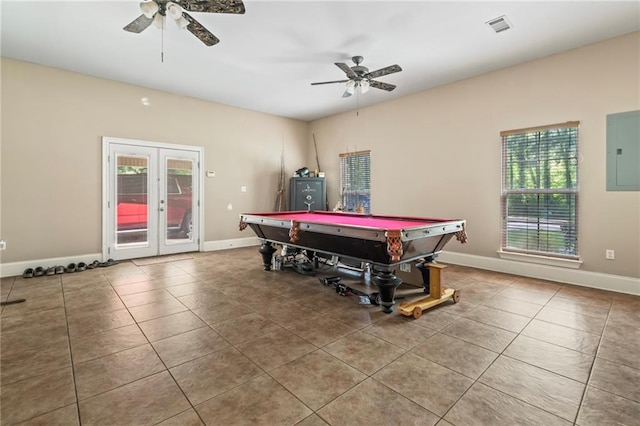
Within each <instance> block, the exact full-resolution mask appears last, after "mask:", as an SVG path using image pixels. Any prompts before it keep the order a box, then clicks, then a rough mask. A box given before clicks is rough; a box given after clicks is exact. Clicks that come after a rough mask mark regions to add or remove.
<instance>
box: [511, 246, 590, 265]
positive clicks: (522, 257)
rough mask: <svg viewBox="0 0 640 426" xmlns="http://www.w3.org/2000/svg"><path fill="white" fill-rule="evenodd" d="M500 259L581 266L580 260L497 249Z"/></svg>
mask: <svg viewBox="0 0 640 426" xmlns="http://www.w3.org/2000/svg"><path fill="white" fill-rule="evenodd" d="M498 256H500V259H506V260H516V261H518V262H527V263H537V264H540V265H548V266H557V267H560V268H569V269H578V268H580V267H581V266H582V261H581V260H571V259H559V258H554V257H546V256H536V255H534V254H523V253H513V252H510V251H502V250H498Z"/></svg>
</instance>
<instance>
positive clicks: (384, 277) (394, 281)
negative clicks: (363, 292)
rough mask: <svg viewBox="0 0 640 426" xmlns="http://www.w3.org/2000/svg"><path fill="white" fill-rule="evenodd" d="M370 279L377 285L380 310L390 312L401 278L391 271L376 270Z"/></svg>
mask: <svg viewBox="0 0 640 426" xmlns="http://www.w3.org/2000/svg"><path fill="white" fill-rule="evenodd" d="M371 281H372V282H373V283H374V284H375V285H377V286H378V290H380V304H381V305H382V312H384V313H387V314H390V313H391V312H393V304H394V302H393V298H394V296H395V294H396V288H397V287H398V286H399V285H400V284H402V280H401V279H400V278H398V277H396V275H395V274H394V273H393V271H384V270H383V271H380V270H376V271H375V273H374V274H373V276H372V278H371Z"/></svg>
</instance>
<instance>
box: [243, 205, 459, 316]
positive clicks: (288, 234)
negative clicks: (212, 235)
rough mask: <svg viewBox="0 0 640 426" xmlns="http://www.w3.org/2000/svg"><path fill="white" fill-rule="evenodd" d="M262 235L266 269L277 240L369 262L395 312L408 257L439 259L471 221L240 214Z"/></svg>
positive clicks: (325, 214) (384, 299)
mask: <svg viewBox="0 0 640 426" xmlns="http://www.w3.org/2000/svg"><path fill="white" fill-rule="evenodd" d="M247 226H249V227H251V229H252V230H253V232H255V234H256V235H257V236H258V238H259V239H260V240H261V241H262V246H261V247H260V249H259V252H260V253H261V254H262V258H263V265H264V270H265V271H269V270H270V269H271V258H272V256H273V253H274V252H275V251H276V249H275V248H274V247H273V243H275V244H281V245H287V246H293V247H298V248H302V249H306V250H310V251H313V252H321V253H327V254H330V255H336V256H342V257H348V258H351V259H356V260H359V261H361V262H366V263H369V264H370V265H371V266H372V268H373V270H374V272H375V273H374V274H372V279H371V281H372V282H373V283H374V284H376V285H377V286H378V288H379V291H380V301H381V305H382V310H383V311H384V312H387V313H389V312H392V307H393V304H394V296H395V290H396V288H397V287H398V285H400V284H401V283H402V280H400V279H399V278H398V277H396V276H395V273H394V270H395V268H396V267H398V266H399V265H400V264H402V263H407V262H411V261H417V260H420V259H429V260H433V258H435V257H436V256H437V255H438V253H440V252H441V251H442V249H443V247H444V246H445V244H447V242H448V241H449V240H450V239H451V238H452V237H453V236H455V237H456V238H457V239H458V241H460V242H461V243H464V242H466V238H467V237H466V231H465V221H464V220H461V219H434V218H418V217H400V216H380V215H365V214H358V213H342V212H326V211H286V212H276V213H246V214H241V215H240V230H243V229H245V228H246V227H247Z"/></svg>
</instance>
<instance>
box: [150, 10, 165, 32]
mask: <svg viewBox="0 0 640 426" xmlns="http://www.w3.org/2000/svg"><path fill="white" fill-rule="evenodd" d="M153 26H154V27H156V28H158V29H162V28H163V27H164V16H162V15H160V14H159V13H156V16H155V17H154V18H153Z"/></svg>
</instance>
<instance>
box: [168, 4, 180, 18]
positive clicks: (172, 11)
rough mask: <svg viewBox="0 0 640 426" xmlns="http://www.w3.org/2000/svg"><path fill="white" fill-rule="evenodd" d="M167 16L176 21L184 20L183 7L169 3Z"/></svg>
mask: <svg viewBox="0 0 640 426" xmlns="http://www.w3.org/2000/svg"><path fill="white" fill-rule="evenodd" d="M167 15H169V16H170V17H172V18H173V19H175V20H176V21H177V20H178V19H180V18H182V7H180V5H177V4H175V3H173V2H168V3H167Z"/></svg>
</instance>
